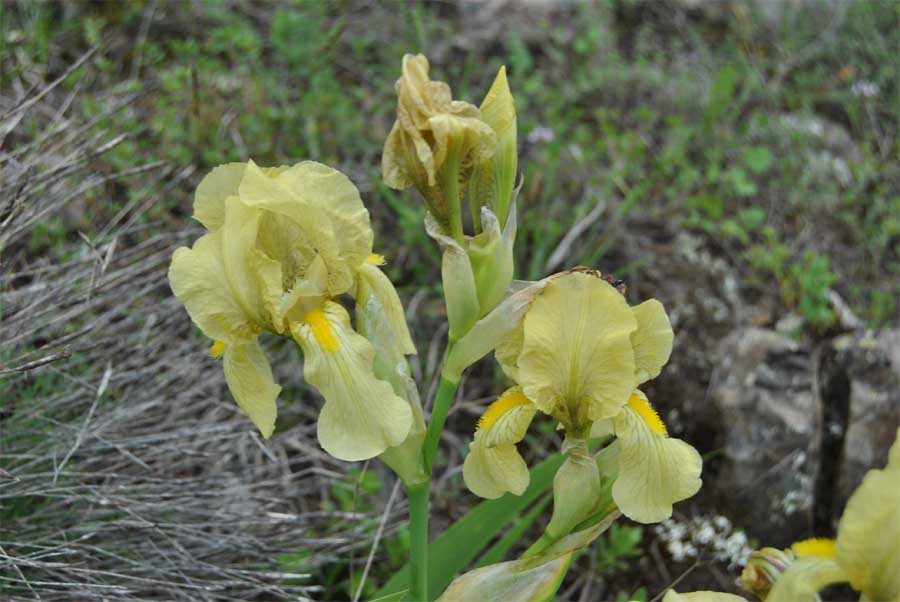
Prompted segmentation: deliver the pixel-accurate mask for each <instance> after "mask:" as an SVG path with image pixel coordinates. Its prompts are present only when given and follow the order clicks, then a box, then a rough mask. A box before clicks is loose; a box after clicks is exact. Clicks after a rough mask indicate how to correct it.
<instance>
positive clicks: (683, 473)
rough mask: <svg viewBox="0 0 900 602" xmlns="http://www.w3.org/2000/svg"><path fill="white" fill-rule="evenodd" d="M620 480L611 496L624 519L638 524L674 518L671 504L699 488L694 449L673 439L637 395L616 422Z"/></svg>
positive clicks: (698, 460) (699, 466)
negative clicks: (625, 517)
mask: <svg viewBox="0 0 900 602" xmlns="http://www.w3.org/2000/svg"><path fill="white" fill-rule="evenodd" d="M614 425H615V431H616V436H617V437H618V444H619V475H618V477H617V478H616V481H615V483H614V484H613V489H612V496H613V500H614V501H615V502H616V505H617V506H618V507H619V508H620V509H621V510H622V514H624V515H625V516H627V517H628V518H630V519H631V520H633V521H636V522H639V523H645V524H646V523H655V522H659V521H662V520H665V519H666V518H669V517H670V516H672V504H674V503H675V502H678V501H681V500H683V499H686V498H689V497H691V496H692V495H694V494H695V493H697V491H698V490H699V489H700V485H701V480H700V472H701V470H702V467H703V461H702V460H701V458H700V454H699V453H697V450H695V449H694V448H693V447H691V446H690V445H688V444H687V443H685V442H684V441H681V440H680V439H671V438H669V436H668V434H667V433H666V428H665V425H664V424H663V422H662V420H660V418H659V416H658V415H657V414H656V412H655V411H654V410H653V408H652V406H650V403H649V402H648V401H647V398H646V397H645V396H644V394H643V393H641V392H640V391H635V393H634V394H633V395H632V396H631V397H630V398H629V400H628V404H627V405H626V407H625V408H624V409H623V410H622V412H621V413H620V414H619V415H618V416H616V417H615V419H614Z"/></svg>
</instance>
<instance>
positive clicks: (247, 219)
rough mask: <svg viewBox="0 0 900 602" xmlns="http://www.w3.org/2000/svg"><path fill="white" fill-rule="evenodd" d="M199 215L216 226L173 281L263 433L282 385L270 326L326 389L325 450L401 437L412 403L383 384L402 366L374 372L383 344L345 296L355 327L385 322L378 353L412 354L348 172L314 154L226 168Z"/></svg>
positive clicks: (363, 447)
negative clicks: (264, 341)
mask: <svg viewBox="0 0 900 602" xmlns="http://www.w3.org/2000/svg"><path fill="white" fill-rule="evenodd" d="M194 217H195V218H196V219H197V220H198V221H200V222H201V223H202V224H203V225H204V226H205V227H206V228H207V230H208V232H207V233H206V234H205V235H203V236H202V237H200V239H198V240H197V241H196V242H195V243H194V245H193V247H191V248H187V247H182V248H179V249H177V250H176V251H175V253H174V255H173V257H172V264H171V266H170V268H169V282H170V284H171V286H172V290H173V291H174V293H175V295H176V296H177V297H178V298H179V299H180V300H181V301H182V302H183V303H184V305H185V307H186V308H187V311H188V313H189V314H190V316H191V319H192V320H193V321H194V322H195V323H196V324H197V325H198V326H199V327H200V329H201V330H202V331H203V332H204V333H205V334H206V335H207V336H209V337H210V338H212V339H214V341H215V342H214V343H213V347H212V350H211V351H212V353H213V355H215V356H220V357H222V360H223V364H224V369H225V378H226V381H227V382H228V387H229V389H230V390H231V393H232V395H233V396H234V398H235V400H236V401H237V403H238V405H239V406H240V407H241V409H243V410H244V412H245V413H246V414H247V415H248V416H249V417H250V419H251V420H252V421H253V423H254V424H255V425H256V426H257V428H259V430H260V432H261V433H262V435H263V436H264V437H266V438H268V437H269V436H270V435H271V434H272V431H273V430H274V427H275V417H276V404H275V400H276V398H277V397H278V395H279V393H280V391H281V387H279V386H278V385H277V384H276V383H275V381H274V378H273V375H272V369H271V367H270V365H269V362H268V360H267V358H266V356H265V354H264V353H263V351H262V348H261V347H260V345H259V342H258V335H259V334H261V333H262V332H271V333H275V334H278V335H281V336H285V337H290V338H292V339H293V340H294V341H296V342H297V344H299V345H300V346H301V347H302V349H303V352H304V357H305V367H304V369H305V376H306V379H307V380H308V381H309V382H310V383H311V384H313V385H314V386H316V387H317V388H318V389H319V391H320V392H321V393H322V395H323V396H324V397H325V405H324V407H323V408H322V412H321V414H320V416H319V421H318V436H319V441H320V443H321V445H322V447H323V448H324V449H325V450H326V451H327V452H328V453H330V454H331V455H333V456H335V457H337V458H340V459H344V460H362V459H366V458H371V457H373V456H376V455H378V454H380V453H382V452H383V451H385V450H386V449H387V448H389V447H392V446H396V445H399V444H400V443H402V442H403V441H404V439H405V438H406V437H407V435H408V434H409V433H410V430H411V427H412V425H413V422H414V415H415V413H416V412H415V408H414V406H415V403H414V402H413V401H411V400H410V399H409V398H408V397H406V398H405V397H403V396H401V395H398V393H397V392H396V391H395V390H394V388H393V386H392V384H391V383H389V382H386V376H385V374H384V373H392V372H394V371H395V368H396V366H394V365H391V366H390V367H389V368H386V369H384V370H381V371H380V372H382V374H381V375H378V376H377V375H376V365H375V364H376V353H375V349H374V348H373V346H372V344H371V342H370V341H369V340H368V339H367V338H365V337H363V336H361V335H360V334H358V333H357V332H356V331H355V330H354V329H353V328H352V327H351V325H350V317H349V315H348V313H347V311H346V310H345V309H344V308H343V307H342V306H341V305H340V304H339V302H338V299H339V297H340V295H343V294H351V295H355V296H356V297H357V323H358V325H361V324H363V323H366V324H368V329H367V330H369V331H372V330H374V328H375V325H376V324H378V325H381V329H382V330H384V331H386V332H387V333H389V336H387V335H385V334H384V333H381V335H379V336H380V342H379V345H380V347H379V350H378V355H379V356H382V355H386V356H390V357H391V358H393V359H391V360H390V361H389V362H388V363H391V364H394V363H395V362H396V358H397V357H400V358H402V357H403V356H404V354H409V353H415V348H414V347H413V344H412V340H411V338H410V336H409V331H408V329H407V326H406V322H405V320H404V317H403V308H402V306H401V305H400V300H399V298H398V297H397V294H396V291H395V290H394V288H393V286H392V285H391V283H390V281H389V280H388V279H387V277H386V276H384V274H383V273H382V272H381V271H380V270H379V269H378V267H377V265H376V264H378V263H379V261H378V258H377V256H373V254H372V239H373V235H372V230H371V228H370V226H369V214H368V211H366V209H365V207H364V206H363V204H362V200H361V199H360V197H359V192H358V191H357V190H356V187H355V186H353V184H352V183H351V182H350V180H349V179H348V178H347V177H346V176H344V175H343V174H341V173H340V172H338V171H336V170H334V169H332V168H330V167H327V166H325V165H322V164H320V163H315V162H311V161H307V162H303V163H299V164H296V165H294V166H291V167H278V168H260V167H258V166H257V165H256V164H255V163H253V162H252V161H250V162H248V163H232V164H228V165H223V166H220V167H217V168H216V169H214V170H213V171H212V172H211V173H210V174H209V175H207V176H206V177H205V178H204V179H203V181H202V182H201V183H200V186H199V187H198V189H197V192H196V197H195V201H194ZM358 327H359V326H358ZM364 334H367V335H368V334H369V333H368V332H366V329H364ZM373 336H375V335H374V333H373ZM379 376H380V377H379ZM420 413H421V410H419V414H420Z"/></svg>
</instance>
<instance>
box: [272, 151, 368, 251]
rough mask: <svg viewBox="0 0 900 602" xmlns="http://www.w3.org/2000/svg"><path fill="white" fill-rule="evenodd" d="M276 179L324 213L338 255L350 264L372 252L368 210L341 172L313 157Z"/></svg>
mask: <svg viewBox="0 0 900 602" xmlns="http://www.w3.org/2000/svg"><path fill="white" fill-rule="evenodd" d="M276 181H277V182H279V183H280V184H283V185H284V186H285V188H287V189H289V190H291V191H292V192H294V193H295V194H297V195H298V196H300V197H301V198H302V199H303V200H304V201H306V202H307V203H309V204H310V205H312V206H313V207H317V208H319V209H321V210H323V211H325V213H326V214H327V215H328V217H329V219H330V221H331V226H332V228H333V231H334V235H335V237H336V239H337V244H338V248H339V252H340V255H341V257H342V258H343V259H344V260H346V261H347V263H348V264H350V266H351V267H357V266H360V265H362V264H363V263H364V262H365V261H366V259H367V258H368V257H369V255H371V254H372V240H373V237H374V234H373V233H372V227H371V226H370V224H369V212H368V210H367V209H366V207H365V205H363V202H362V199H361V198H360V196H359V190H357V188H356V186H354V185H353V182H351V181H350V178H348V177H347V176H346V175H344V174H343V173H341V172H339V171H338V170H336V169H332V168H331V167H328V166H327V165H324V164H322V163H317V162H315V161H303V162H301V163H298V164H296V165H294V166H292V167H291V168H290V169H288V170H286V171H285V172H284V173H282V174H280V175H279V176H278V177H277V178H276Z"/></svg>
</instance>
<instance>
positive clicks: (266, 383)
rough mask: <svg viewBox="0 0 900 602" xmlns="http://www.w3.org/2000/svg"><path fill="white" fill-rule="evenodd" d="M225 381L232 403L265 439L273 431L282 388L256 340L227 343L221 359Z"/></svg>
mask: <svg viewBox="0 0 900 602" xmlns="http://www.w3.org/2000/svg"><path fill="white" fill-rule="evenodd" d="M223 365H224V368H225V381H226V382H227V383H228V389H229V390H230V391H231V394H232V395H233V396H234V399H235V401H237V404H238V405H239V406H240V408H241V409H242V410H244V412H245V413H246V414H247V416H249V417H250V420H252V421H253V424H255V425H256V428H258V429H259V432H260V433H262V436H263V437H265V438H266V439H268V438H269V437H270V436H271V435H272V431H273V430H274V429H275V416H276V413H277V408H276V405H275V400H276V398H277V397H278V394H279V393H280V392H281V387H280V386H278V385H276V384H275V380H274V379H273V378H272V368H271V366H270V365H269V360H268V359H266V356H265V354H264V353H263V350H262V348H261V347H260V346H259V343H258V342H257V341H256V339H252V340H249V341H245V342H240V343H237V344H230V345H228V346H227V347H226V349H225V355H224V358H223Z"/></svg>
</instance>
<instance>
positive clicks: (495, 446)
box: [463, 388, 537, 499]
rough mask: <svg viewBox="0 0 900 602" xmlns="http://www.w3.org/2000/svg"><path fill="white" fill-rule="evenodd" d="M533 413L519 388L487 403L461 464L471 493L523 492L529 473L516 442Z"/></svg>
mask: <svg viewBox="0 0 900 602" xmlns="http://www.w3.org/2000/svg"><path fill="white" fill-rule="evenodd" d="M536 412H537V408H535V407H534V405H533V404H532V403H531V402H530V401H529V400H528V398H526V397H525V396H524V395H523V394H522V392H521V391H520V390H519V389H518V388H512V389H509V390H508V391H506V392H505V393H504V394H503V395H501V396H500V397H499V398H498V399H497V401H495V402H494V403H492V404H491V405H490V406H488V409H487V410H486V411H485V413H484V415H482V417H481V419H479V421H478V427H477V429H476V431H475V439H474V441H472V445H471V446H470V448H469V454H468V455H467V456H466V460H465V463H464V464H463V479H464V480H465V483H466V487H468V488H469V490H470V491H471V492H472V493H474V494H475V495H477V496H480V497H483V498H488V499H495V498H498V497H500V496H502V495H503V494H504V493H506V492H507V491H509V492H511V493H513V494H515V495H522V492H524V491H525V488H526V487H528V481H529V474H528V466H527V465H526V464H525V460H523V459H522V456H521V455H519V452H518V451H517V450H516V443H518V442H519V441H521V440H522V439H523V438H524V437H525V433H526V431H527V430H528V426H529V425H530V424H531V420H532V419H533V418H534V415H535V413H536Z"/></svg>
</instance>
